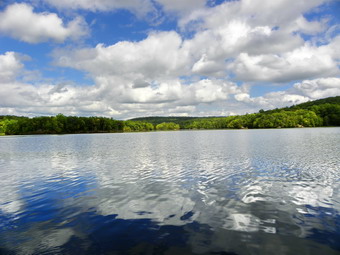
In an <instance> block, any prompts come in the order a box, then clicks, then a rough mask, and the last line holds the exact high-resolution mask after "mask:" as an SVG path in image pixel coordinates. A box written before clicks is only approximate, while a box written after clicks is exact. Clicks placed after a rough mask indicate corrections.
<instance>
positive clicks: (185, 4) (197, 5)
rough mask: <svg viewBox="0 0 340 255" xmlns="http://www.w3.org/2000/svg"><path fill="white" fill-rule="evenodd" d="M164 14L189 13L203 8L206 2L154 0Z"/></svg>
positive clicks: (202, 0)
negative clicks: (161, 7)
mask: <svg viewBox="0 0 340 255" xmlns="http://www.w3.org/2000/svg"><path fill="white" fill-rule="evenodd" d="M156 1H157V2H158V3H160V4H161V5H162V6H163V8H164V10H165V11H166V12H179V13H183V12H189V11H190V12H191V11H193V10H195V9H201V8H203V7H204V6H205V3H206V0H186V1H183V0H156Z"/></svg>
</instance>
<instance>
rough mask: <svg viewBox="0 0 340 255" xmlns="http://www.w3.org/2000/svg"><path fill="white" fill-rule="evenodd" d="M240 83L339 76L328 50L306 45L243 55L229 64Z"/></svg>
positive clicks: (336, 64) (336, 65) (335, 63)
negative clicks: (281, 50) (266, 52)
mask: <svg viewBox="0 0 340 255" xmlns="http://www.w3.org/2000/svg"><path fill="white" fill-rule="evenodd" d="M230 69H231V70H232V71H233V72H234V73H235V74H236V76H237V78H238V79H239V80H243V81H266V82H289V81H293V80H299V79H306V78H313V77H320V76H321V77H322V76H332V75H338V74H339V73H340V72H339V68H338V63H337V62H336V61H335V60H334V59H333V58H332V55H331V54H329V52H327V48H325V47H319V48H317V47H312V46H310V45H304V46H303V47H300V48H297V49H295V50H294V51H291V52H288V53H285V54H282V55H277V54H266V55H253V56H252V55H249V54H247V53H241V54H240V55H239V56H238V57H237V58H236V60H235V61H234V62H233V63H232V64H231V65H230Z"/></svg>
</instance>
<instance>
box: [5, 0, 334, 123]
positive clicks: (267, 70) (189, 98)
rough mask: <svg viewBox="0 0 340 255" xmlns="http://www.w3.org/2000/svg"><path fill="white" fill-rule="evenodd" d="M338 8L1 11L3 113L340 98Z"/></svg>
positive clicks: (203, 0) (16, 4)
mask: <svg viewBox="0 0 340 255" xmlns="http://www.w3.org/2000/svg"><path fill="white" fill-rule="evenodd" d="M338 13H340V1H339V0H308V1H307V0H299V1H296V0H280V1H270V0H240V1H223V0H219V1H214V0H182V1H180V0H124V1H123V0H97V1H93V0H91V1H90V0H44V1H43V0H31V1H2V2H0V114H15V115H25V116H39V115H55V114H58V113H63V114H65V115H81V116H93V115H99V116H108V117H113V118H116V119H127V118H132V117H140V116H155V115H157V116H168V115H183V116H211V115H214V116H226V115H233V114H244V113H250V112H256V111H258V110H259V109H270V108H276V107H282V106H288V105H292V104H297V103H302V102H306V101H308V100H315V99H319V98H324V97H329V96H337V95H340V69H339V66H340V65H339V61H340V47H339V45H340V33H339V32H340V18H339V15H338Z"/></svg>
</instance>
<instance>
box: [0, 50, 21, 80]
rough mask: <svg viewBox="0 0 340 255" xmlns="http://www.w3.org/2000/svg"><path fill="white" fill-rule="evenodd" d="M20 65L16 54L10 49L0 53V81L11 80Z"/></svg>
mask: <svg viewBox="0 0 340 255" xmlns="http://www.w3.org/2000/svg"><path fill="white" fill-rule="evenodd" d="M22 67H23V64H22V63H21V61H20V57H19V55H18V54H16V53H14V52H12V51H11V52H6V53H5V54H4V55H0V83H2V82H9V81H13V80H14V79H15V77H16V76H17V73H18V72H19V70H20V69H21V68H22Z"/></svg>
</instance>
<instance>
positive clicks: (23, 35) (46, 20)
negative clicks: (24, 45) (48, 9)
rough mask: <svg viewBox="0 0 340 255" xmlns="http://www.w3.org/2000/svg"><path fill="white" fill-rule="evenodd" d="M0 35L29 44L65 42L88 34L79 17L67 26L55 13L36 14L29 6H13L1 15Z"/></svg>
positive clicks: (84, 23) (16, 4) (22, 4)
mask: <svg viewBox="0 0 340 255" xmlns="http://www.w3.org/2000/svg"><path fill="white" fill-rule="evenodd" d="M0 33H3V34H5V35H8V36H10V37H13V38H15V39H19V40H21V41H24V42H28V43H39V42H46V41H49V40H53V41H55V42H63V41H65V40H66V39H67V38H73V39H77V38H79V37H81V36H84V35H86V34H87V33H88V28H87V25H86V22H85V21H84V19H83V18H81V17H77V18H75V19H74V20H72V21H70V22H69V23H68V24H67V25H66V26H65V25H64V24H63V21H62V19H61V18H59V17H58V16H57V15H56V14H55V13H45V12H43V13H35V12H34V11H33V7H32V6H30V5H28V4H24V3H21V4H18V3H15V4H12V5H9V6H7V8H6V9H5V10H4V11H3V12H1V13H0Z"/></svg>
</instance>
